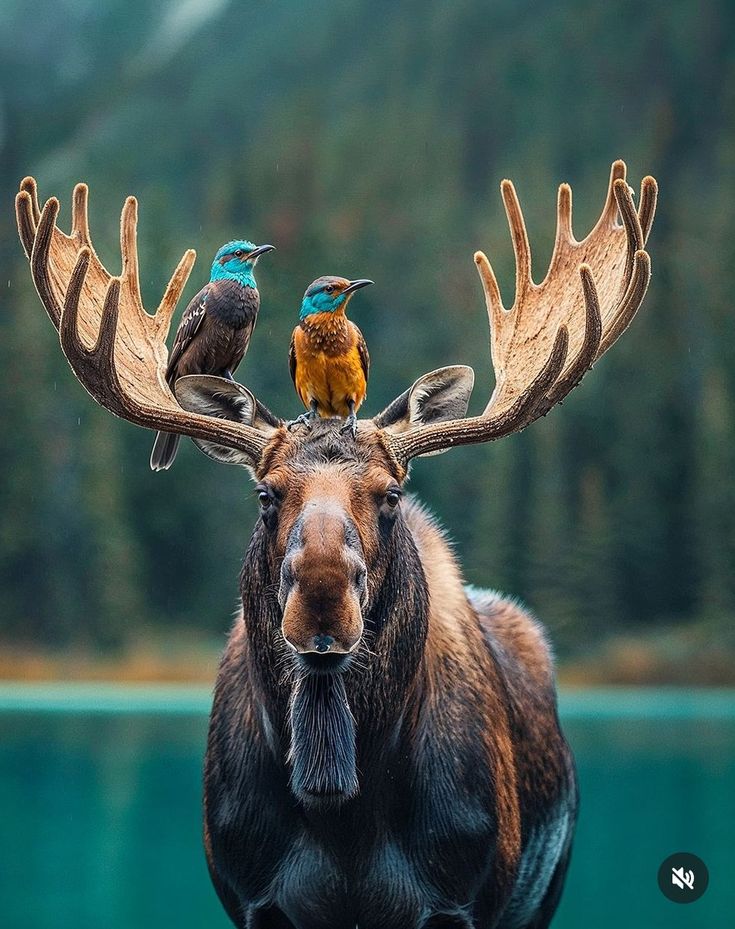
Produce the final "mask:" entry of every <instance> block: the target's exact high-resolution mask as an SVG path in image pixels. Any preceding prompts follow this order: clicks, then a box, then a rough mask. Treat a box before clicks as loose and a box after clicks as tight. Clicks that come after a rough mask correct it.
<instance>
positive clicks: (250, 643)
mask: <svg viewBox="0 0 735 929" xmlns="http://www.w3.org/2000/svg"><path fill="white" fill-rule="evenodd" d="M501 189H502V194H503V199H504V202H505V207H506V212H507V214H508V219H509V224H510V227H511V232H512V235H513V244H514V249H515V254H516V268H517V274H516V296H515V301H514V305H513V307H512V308H511V310H505V309H504V307H503V306H502V303H501V300H500V295H499V290H498V287H497V283H496V282H495V278H494V276H493V273H492V271H491V269H490V265H489V264H488V262H487V259H486V258H485V257H484V255H482V254H481V253H478V254H477V255H476V257H475V260H476V264H477V267H478V270H479V272H480V277H481V281H482V284H483V289H484V292H485V299H486V304H487V310H488V317H489V321H490V325H491V329H492V333H493V339H492V357H493V365H494V369H495V379H496V386H495V391H494V393H493V395H492V397H491V398H490V400H489V402H488V404H487V406H486V407H485V410H484V411H483V412H482V413H481V414H479V415H477V416H471V417H467V416H466V412H467V406H468V401H469V396H470V392H471V390H472V385H473V380H474V378H473V374H472V372H471V370H470V369H468V368H465V367H462V366H453V367H448V368H441V369H439V370H437V371H434V372H431V373H430V374H426V375H424V376H423V377H421V378H419V379H418V380H417V381H416V382H415V384H414V385H413V386H412V387H411V388H410V389H409V390H407V391H406V392H405V393H404V394H402V395H401V396H400V397H399V398H397V400H395V401H394V402H393V403H392V404H391V405H390V406H389V407H388V408H387V409H386V410H385V411H384V412H383V413H381V414H380V415H379V416H376V417H375V418H374V419H373V420H370V421H365V422H362V423H361V424H360V426H359V429H358V432H357V435H356V437H355V438H353V437H352V436H351V435H350V436H346V435H344V434H341V433H340V432H339V425H340V423H339V422H335V421H331V420H324V421H320V422H318V423H317V424H315V425H314V426H313V427H312V428H311V429H307V428H301V429H299V430H297V431H294V432H289V431H288V430H287V429H286V428H285V426H284V424H283V422H282V420H281V419H279V418H278V417H276V416H274V415H273V414H272V413H270V412H269V411H268V410H267V409H266V408H265V407H264V406H263V405H262V404H261V403H260V402H259V401H258V400H257V399H256V398H254V397H253V395H252V394H251V393H250V392H249V391H248V390H247V389H246V388H244V387H242V386H241V385H239V384H235V383H233V382H230V381H225V380H222V379H220V378H215V377H207V376H191V377H185V378H182V379H180V380H178V381H177V382H176V384H175V388H174V389H175V392H176V397H174V396H173V395H172V394H171V392H170V390H169V389H168V387H167V385H166V381H165V378H164V377H163V376H162V372H163V371H165V361H166V349H165V337H166V332H167V329H168V325H169V322H170V319H171V315H172V312H173V309H174V306H175V303H176V299H177V297H178V296H179V294H180V293H181V290H182V289H183V286H184V283H185V280H186V275H187V273H188V270H189V269H190V267H191V262H192V255H191V254H187V256H185V257H184V259H183V260H182V263H181V265H180V266H179V269H178V270H177V271H176V272H175V274H174V276H173V278H172V280H171V283H170V285H169V287H168V289H167V291H166V294H165V295H164V298H163V301H162V303H161V308H160V310H159V312H158V314H156V315H155V316H149V315H148V314H146V313H145V311H144V310H143V307H142V303H141V300H140V290H139V285H138V269H137V255H136V250H135V210H136V207H135V202H134V201H133V200H132V199H131V200H129V201H128V203H127V204H126V207H125V210H124V211H123V220H122V233H121V243H122V251H123V273H122V275H121V277H120V278H112V277H111V276H110V275H109V274H108V272H107V271H106V270H105V269H104V268H103V267H102V265H101V264H100V262H99V260H98V259H97V257H96V255H95V254H94V251H93V249H92V247H91V241H90V239H89V230H88V226H87V222H86V196H87V194H86V188H85V187H84V186H83V185H80V186H79V187H78V188H77V190H76V191H75V197H74V214H73V227H72V234H71V235H70V236H67V235H65V234H64V233H62V232H61V231H60V230H59V229H58V228H57V227H56V226H55V219H56V215H57V211H58V203H57V202H56V201H54V200H50V201H49V202H48V203H47V204H46V206H45V207H44V209H43V211H41V210H40V209H39V205H38V202H37V198H36V189H35V183H34V182H33V181H32V180H30V179H26V181H24V182H23V184H22V188H21V192H20V193H19V195H18V200H17V209H18V224H19V231H20V234H21V240H22V241H23V244H24V246H25V248H26V252H27V254H28V255H29V258H30V260H31V270H32V273H33V277H34V281H35V283H36V287H37V289H38V292H39V295H40V296H41V299H42V301H43V303H44V305H45V306H46V309H47V311H48V313H49V316H50V318H51V320H52V322H53V323H54V325H56V326H57V328H58V329H59V333H60V338H61V345H62V349H63V351H64V353H65V355H66V357H67V359H68V360H69V362H70V364H71V366H72V369H73V370H74V372H75V374H76V375H77V377H78V378H79V379H80V380H81V381H82V383H83V384H84V385H85V387H86V388H87V389H88V390H89V392H90V393H91V394H92V395H93V396H94V397H95V399H97V400H98V401H99V402H100V403H102V405H103V406H105V407H107V408H108V409H110V410H112V411H113V412H115V413H117V414H118V415H121V416H123V417H124V418H126V419H129V420H131V421H132V422H136V423H138V424H139V425H144V426H147V427H150V428H155V429H161V430H163V431H167V432H173V433H178V434H182V435H189V436H191V437H192V438H193V439H194V440H195V441H196V442H197V444H198V445H199V446H200V447H201V448H202V450H203V451H205V452H206V453H207V454H208V455H210V456H211V457H213V458H215V459H218V460H222V461H226V462H229V463H235V464H241V465H244V466H246V467H247V468H249V469H250V471H251V473H252V474H253V475H254V477H255V479H256V480H257V482H258V484H257V494H258V498H259V500H260V506H261V514H260V517H259V519H258V523H257V526H256V528H255V530H254V532H253V535H252V538H251V541H250V544H249V547H248V550H247V553H246V556H245V559H244V565H243V570H242V575H241V595H242V612H241V614H240V615H239V617H238V619H237V621H236V623H235V626H234V629H233V630H232V633H231V636H230V639H229V642H228V645H227V648H226V651H225V654H224V657H223V660H222V665H221V668H220V672H219V676H218V679H217V685H216V689H215V699H214V706H213V710H212V716H211V723H210V730H209V740H208V747H207V757H206V766H205V846H206V853H207V860H208V863H209V867H210V872H211V875H212V879H213V881H214V884H215V887H216V888H217V891H218V893H219V896H220V898H221V900H222V902H223V904H224V906H225V908H226V910H227V912H228V913H229V915H230V917H231V919H232V921H233V923H234V924H235V925H237V926H238V927H241V929H355V927H358V929H544V927H547V926H548V925H549V923H550V921H551V918H552V916H553V914H554V911H555V909H556V906H557V903H558V900H559V896H560V893H561V888H562V884H563V881H564V876H565V873H566V869H567V865H568V860H569V853H570V847H571V842H572V836H573V831H574V823H575V817H576V806H577V798H576V785H575V775H574V765H573V761H572V758H571V755H570V752H569V749H568V747H567V745H566V743H565V741H564V738H563V736H562V734H561V732H560V729H559V724H558V720H557V714H556V697H555V688H554V682H553V673H552V666H551V658H550V654H549V649H548V647H547V644H546V641H545V638H544V634H543V632H542V630H541V628H540V626H539V625H538V624H537V623H536V622H535V620H533V619H532V618H531V617H530V616H529V615H528V614H527V613H525V612H524V611H523V610H522V609H520V608H519V607H518V606H517V605H516V604H514V603H512V602H511V601H508V600H505V599H503V598H502V597H501V596H499V595H497V594H494V593H491V592H487V591H476V590H468V589H466V588H465V587H464V586H463V582H462V576H461V571H460V569H459V566H458V565H457V563H456V560H455V558H454V556H453V554H452V552H451V549H450V547H449V546H448V545H447V543H446V541H445V539H444V538H443V536H442V533H441V531H440V530H439V529H438V528H437V526H436V525H435V523H434V522H433V521H432V519H431V517H430V516H429V515H428V514H427V513H426V511H425V510H423V509H422V507H421V506H420V505H419V504H417V503H416V502H414V501H412V500H410V499H407V498H404V485H405V481H406V477H407V473H408V467H409V463H410V461H411V459H412V458H414V457H416V456H419V455H430V454H436V453H438V452H441V451H444V450H446V449H448V448H451V447H452V446H453V445H457V444H466V443H481V442H486V441H490V440H493V439H497V438H500V437H502V436H504V435H507V434H509V433H511V432H514V431H517V430H519V429H522V428H524V427H525V426H527V425H529V424H530V423H531V422H533V421H534V420H535V419H536V418H538V417H539V416H541V415H544V414H545V413H546V412H548V410H549V409H550V408H551V407H552V406H553V405H554V404H555V403H557V402H558V401H559V400H561V399H563V398H564V397H565V396H566V395H567V394H568V393H569V392H570V391H571V390H572V389H573V387H574V386H575V385H576V384H577V383H578V382H579V380H580V379H581V378H582V376H583V375H584V374H585V372H586V371H587V370H588V368H589V367H590V366H591V364H592V363H593V362H594V361H595V360H596V359H597V358H599V357H600V356H601V355H602V354H603V353H604V352H605V351H606V350H607V349H608V348H609V347H610V346H611V345H612V344H613V343H614V341H615V340H616V339H617V338H618V336H619V335H620V334H621V333H622V332H623V330H624V329H625V328H626V326H627V325H628V324H629V323H630V321H631V319H632V318H633V316H634V314H635V312H636V310H637V309H638V307H639V305H640V303H641V301H642V299H643V296H644V294H645V290H646V287H647V284H648V279H649V274H650V266H649V259H648V255H647V253H646V252H645V251H644V246H645V242H646V238H647V236H648V233H649V231H650V228H651V224H652V221H653V215H654V207H655V198H656V188H655V182H654V181H653V180H652V179H651V178H646V179H645V180H644V182H643V185H642V188H641V199H640V205H639V209H638V210H636V209H635V207H634V205H633V202H632V198H631V193H630V188H629V187H628V185H627V183H626V181H625V166H624V165H623V164H622V162H616V163H615V164H614V165H613V169H612V173H611V178H610V184H609V187H608V193H607V198H606V201H605V205H604V207H603V211H602V214H601V216H600V219H599V221H598V223H597V224H596V226H595V227H594V229H593V230H592V232H591V233H590V234H589V235H588V236H587V237H586V238H585V239H584V240H583V241H581V242H577V241H576V240H575V239H574V236H573V235H572V230H571V193H570V191H569V188H568V187H567V186H566V185H562V187H561V188H560V192H559V206H558V216H557V237H556V245H555V249H554V254H553V256H552V259H551V265H550V268H549V272H548V274H547V276H546V278H545V279H544V281H543V282H542V283H541V284H539V285H536V284H534V283H533V281H532V279H531V259H530V249H529V246H528V239H527V236H526V231H525V226H524V224H523V220H522V217H521V213H520V207H519V205H518V202H517V199H516V197H515V192H514V190H513V187H512V185H511V184H510V183H509V182H503V185H502V188H501ZM121 316H122V317H124V325H121V326H118V320H119V318H120V317H121Z"/></svg>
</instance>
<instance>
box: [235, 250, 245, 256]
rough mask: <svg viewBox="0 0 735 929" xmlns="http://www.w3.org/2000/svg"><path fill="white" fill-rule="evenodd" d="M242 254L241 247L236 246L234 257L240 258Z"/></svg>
mask: <svg viewBox="0 0 735 929" xmlns="http://www.w3.org/2000/svg"><path fill="white" fill-rule="evenodd" d="M242 256H243V250H242V249H241V248H236V249H235V258H242Z"/></svg>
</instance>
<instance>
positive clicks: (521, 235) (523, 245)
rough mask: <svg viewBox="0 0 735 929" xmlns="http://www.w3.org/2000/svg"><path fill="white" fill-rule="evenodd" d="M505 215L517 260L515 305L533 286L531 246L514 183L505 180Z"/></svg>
mask: <svg viewBox="0 0 735 929" xmlns="http://www.w3.org/2000/svg"><path fill="white" fill-rule="evenodd" d="M500 191H501V195H502V197H503V204H504V206H505V215H506V216H507V217H508V226H509V228H510V235H511V238H512V240H513V253H514V254H515V259H516V295H515V304H518V303H520V301H521V300H522V299H523V294H524V293H525V292H526V290H527V289H528V287H529V286H530V285H531V283H532V281H531V246H530V244H529V241H528V232H527V231H526V223H525V222H524V219H523V212H522V210H521V204H520V202H519V200H518V195H517V194H516V190H515V187H514V186H513V183H512V181H508V180H505V181H503V182H502V183H501V185H500Z"/></svg>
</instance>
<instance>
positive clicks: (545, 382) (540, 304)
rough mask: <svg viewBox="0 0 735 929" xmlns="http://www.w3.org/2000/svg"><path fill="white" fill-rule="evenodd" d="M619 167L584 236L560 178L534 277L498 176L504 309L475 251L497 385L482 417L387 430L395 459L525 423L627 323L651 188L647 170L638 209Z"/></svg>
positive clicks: (642, 275)
mask: <svg viewBox="0 0 735 929" xmlns="http://www.w3.org/2000/svg"><path fill="white" fill-rule="evenodd" d="M625 174H626V168H625V164H624V163H623V162H622V161H616V162H615V163H614V164H613V166H612V170H611V172H610V183H609V186H608V191H607V198H606V200H605V205H604V207H603V210H602V214H601V216H600V218H599V220H598V221H597V224H596V225H595V227H594V228H593V230H592V231H591V232H590V233H589V235H588V236H587V237H586V238H585V239H583V240H582V241H581V242H577V241H576V240H575V238H574V235H573V233H572V191H571V188H570V187H569V185H568V184H562V185H561V187H560V188H559V199H558V208H557V229H556V242H555V245H554V252H553V255H552V258H551V262H550V265H549V270H548V272H547V274H546V277H545V278H544V280H543V281H542V282H541V283H540V284H534V283H533V280H532V277H531V249H530V246H529V242H528V234H527V232H526V226H525V223H524V221H523V215H522V213H521V208H520V204H519V202H518V197H517V196H516V192H515V189H514V187H513V184H512V183H511V182H510V181H503V183H502V184H501V194H502V197H503V203H504V205H505V211H506V214H507V217H508V224H509V226H510V232H511V236H512V239H513V249H514V252H515V260H516V291H515V300H514V302H513V306H512V308H511V309H510V310H506V309H505V308H504V307H503V303H502V300H501V297H500V290H499V288H498V284H497V281H496V279H495V275H494V273H493V270H492V268H491V266H490V262H489V261H488V260H487V258H486V257H485V255H484V254H483V253H482V252H477V253H476V254H475V263H476V265H477V269H478V272H479V274H480V279H481V281H482V286H483V290H484V292H485V302H486V306H487V313H488V318H489V322H490V331H491V346H490V348H491V356H492V362H493V368H494V371H495V390H494V391H493V394H492V396H491V398H490V401H489V402H488V404H487V406H486V407H485V410H484V412H483V413H482V414H481V415H479V416H474V417H468V418H466V419H457V420H451V421H449V422H443V423H437V424H433V425H426V426H419V427H417V428H414V429H412V430H410V431H408V432H404V433H401V434H398V435H394V436H391V437H390V444H391V448H392V450H393V452H394V453H395V455H396V457H397V458H398V459H399V460H403V461H408V460H410V459H411V458H413V457H415V456H416V455H422V454H428V453H431V452H435V451H439V450H443V449H446V448H449V447H451V446H453V445H467V444H474V443H479V442H488V441H491V440H492V439H498V438H501V437H502V436H505V435H508V434H510V433H512V432H517V431H519V430H520V429H523V428H524V427H525V426H527V425H529V424H530V423H531V422H533V421H534V420H536V419H538V418H539V417H540V416H543V415H545V414H546V413H547V412H548V411H549V410H550V409H551V407H552V406H554V404H556V403H558V402H559V401H560V400H563V399H564V397H565V396H566V395H567V394H568V393H569V392H570V391H571V390H572V389H573V388H574V387H575V386H576V385H577V384H578V383H579V381H580V380H581V378H582V377H583V375H584V374H585V372H586V371H587V370H588V369H589V368H590V367H591V366H592V364H593V363H594V362H595V361H596V360H597V359H598V358H599V357H600V356H601V355H603V354H604V353H605V352H606V351H607V350H608V348H610V346H611V345H612V344H613V343H614V342H615V341H616V339H617V338H618V337H619V336H620V334H621V333H622V332H623V331H624V330H625V329H626V327H627V326H628V325H629V323H630V322H631V320H632V319H633V316H634V315H635V313H636V311H637V309H638V307H639V306H640V305H641V302H642V300H643V297H644V295H645V293H646V289H647V287H648V282H649V280H650V274H651V268H650V259H649V256H648V254H647V253H646V252H645V251H644V246H645V243H646V240H647V238H648V234H649V232H650V230H651V226H652V224H653V217H654V213H655V209H656V196H657V186H656V182H655V180H654V179H653V178H652V177H646V178H644V179H643V181H642V184H641V195H640V206H639V209H638V211H636V209H635V206H634V204H633V199H632V195H631V190H630V188H629V187H628V184H627V182H626V180H625Z"/></svg>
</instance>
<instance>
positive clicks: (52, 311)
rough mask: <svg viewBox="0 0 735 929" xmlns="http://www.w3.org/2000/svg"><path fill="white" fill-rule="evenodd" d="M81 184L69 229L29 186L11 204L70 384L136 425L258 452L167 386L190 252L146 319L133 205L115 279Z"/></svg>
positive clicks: (251, 438) (228, 424) (249, 438)
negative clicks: (169, 339) (172, 331)
mask: <svg viewBox="0 0 735 929" xmlns="http://www.w3.org/2000/svg"><path fill="white" fill-rule="evenodd" d="M87 198H88V193H87V186H86V184H77V186H76V187H75V188H74V196H73V201H72V229H71V234H70V235H66V234H65V233H64V232H62V231H61V230H60V229H59V228H58V226H56V217H57V216H58V213H59V202H58V200H56V199H55V198H51V199H50V200H48V202H47V203H46V204H45V206H44V207H43V210H41V209H40V208H39V204H38V194H37V188H36V182H35V180H34V179H33V178H30V177H28V178H25V180H24V181H23V182H22V183H21V189H20V192H19V193H18V195H17V197H16V212H17V218H18V232H19V235H20V239H21V242H22V243H23V247H24V249H25V252H26V255H27V256H28V259H29V261H30V265H31V275H32V277H33V281H34V283H35V285H36V290H37V291H38V295H39V297H40V298H41V301H42V302H43V305H44V306H45V308H46V311H47V313H48V315H49V317H50V319H51V322H52V323H53V324H54V326H55V327H56V328H57V330H58V331H59V338H60V341H61V347H62V350H63V352H64V355H65V356H66V358H67V360H68V362H69V364H70V365H71V367H72V370H73V371H74V373H75V374H76V376H77V378H78V379H79V380H80V381H81V382H82V384H83V385H84V386H85V387H86V389H87V390H88V391H89V393H90V394H91V395H92V397H94V399H95V400H97V401H98V402H99V403H100V404H101V405H102V406H104V407H105V408H106V409H108V410H110V411H111V412H113V413H115V414H116V415H117V416H120V417H122V418H123V419H127V420H129V421H130V422H133V423H136V424H138V425H140V426H147V427H148V428H150V429H160V430H163V431H166V432H175V433H179V434H181V435H189V436H192V438H197V439H204V440H211V441H217V442H219V443H221V444H223V445H226V446H229V447H231V448H236V449H241V450H242V451H245V452H248V453H249V454H250V455H252V457H253V458H255V459H257V457H258V456H259V455H260V454H261V453H262V451H263V449H264V448H265V446H266V444H267V441H268V438H267V436H266V435H264V433H263V432H261V431H258V430H257V429H255V428H252V427H250V426H248V425H244V424H242V423H237V422H232V421H230V420H224V419H219V418H215V417H209V416H202V415H199V414H197V413H189V412H187V411H185V410H183V409H182V408H181V407H180V406H179V404H178V403H177V402H176V399H175V398H174V396H173V394H172V393H171V391H170V390H169V387H168V385H167V383H166V378H165V371H166V360H167V357H168V352H167V349H166V336H167V335H168V330H169V327H170V325H171V319H172V316H173V313H174V310H175V308H176V304H177V302H178V300H179V298H180V296H181V293H182V291H183V289H184V287H185V285H186V282H187V279H188V277H189V273H190V272H191V269H192V266H193V264H194V260H195V258H196V254H195V252H194V251H192V250H189V251H187V252H186V254H185V255H184V256H183V258H182V259H181V261H180V262H179V265H178V267H177V268H176V270H175V271H174V274H173V276H172V278H171V280H170V282H169V284H168V286H167V288H166V291H165V293H164V295H163V299H162V300H161V303H160V306H159V308H158V312H157V313H156V314H155V315H154V316H151V315H149V314H148V313H147V312H146V311H145V309H144V307H143V303H142V300H141V295H140V282H139V277H138V251H137V244H136V226H137V215H138V204H137V201H136V200H135V198H134V197H128V199H127V200H126V201H125V206H124V207H123V211H122V216H121V220H120V248H121V252H122V273H121V274H120V276H119V277H113V276H112V275H111V274H110V273H109V272H108V271H107V270H106V269H105V267H104V266H103V265H102V263H101V262H100V260H99V258H98V257H97V255H96V254H95V251H94V248H93V247H92V241H91V238H90V234H89V224H88V220H87Z"/></svg>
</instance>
